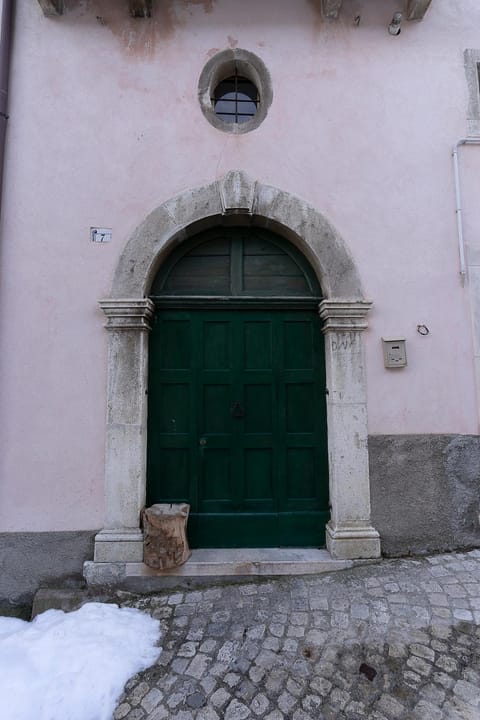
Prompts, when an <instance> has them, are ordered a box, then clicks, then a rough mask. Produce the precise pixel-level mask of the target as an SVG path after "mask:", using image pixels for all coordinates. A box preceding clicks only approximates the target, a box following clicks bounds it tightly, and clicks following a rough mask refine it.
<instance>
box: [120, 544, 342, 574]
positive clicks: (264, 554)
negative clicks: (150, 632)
mask: <svg viewBox="0 0 480 720" xmlns="http://www.w3.org/2000/svg"><path fill="white" fill-rule="evenodd" d="M353 564H354V563H353V562H352V561H351V560H334V559H333V558H332V557H331V555H330V553H329V552H328V551H327V550H318V549H315V548H242V549H237V548H234V549H214V548H212V549H200V550H192V554H191V556H190V558H189V559H188V560H187V562H186V563H184V564H183V565H180V566H179V567H176V568H173V569H171V570H154V569H152V568H149V567H148V566H147V565H145V564H144V563H133V562H130V563H126V565H125V577H126V578H133V577H137V578H141V577H145V578H155V577H158V578H161V577H178V578H181V577H184V578H187V577H191V578H194V577H226V576H228V577H232V576H235V577H243V576H250V577H251V576H255V577H261V576H275V575H314V574H317V573H324V572H332V571H335V570H345V569H346V568H350V567H352V566H353Z"/></svg>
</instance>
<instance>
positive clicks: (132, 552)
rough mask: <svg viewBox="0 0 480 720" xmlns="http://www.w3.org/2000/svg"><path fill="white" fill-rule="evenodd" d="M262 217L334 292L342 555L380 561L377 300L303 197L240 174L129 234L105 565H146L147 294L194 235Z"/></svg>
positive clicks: (330, 337)
mask: <svg viewBox="0 0 480 720" xmlns="http://www.w3.org/2000/svg"><path fill="white" fill-rule="evenodd" d="M228 224H230V225H246V226H248V225H253V226H258V227H262V228H267V229H269V230H272V231H274V232H276V233H278V234H279V235H282V236H283V237H285V238H286V239H287V240H289V241H290V242H292V243H293V244H294V245H295V246H296V247H297V248H298V249H299V250H300V251H301V252H302V253H303V254H304V255H305V257H306V258H307V259H308V261H309V262H310V264H311V266H312V267H313V269H314V271H315V272H316V274H317V277H318V279H319V282H320V286H321V288H322V291H323V293H324V297H325V299H324V300H323V301H322V302H321V303H320V306H319V313H320V317H321V318H322V319H323V321H324V325H323V332H324V333H325V355H326V379H327V388H328V395H327V422H328V454H329V470H330V480H329V482H330V503H331V518H330V521H329V523H328V525H327V547H328V549H329V551H330V553H331V555H332V556H333V557H334V558H338V559H355V558H375V557H379V555H380V538H379V535H378V533H377V531H376V530H375V529H374V528H373V527H372V525H371V523H370V482H369V469H368V445H367V401H366V400H367V399H366V380H365V356H364V348H363V339H362V334H363V331H364V330H365V329H366V328H367V320H366V316H367V313H368V311H369V310H370V307H371V303H370V302H366V301H365V300H364V298H363V292H362V287H361V283H360V279H359V276H358V273H357V270H356V268H355V264H354V262H353V259H352V256H351V255H350V253H349V251H348V249H347V247H346V245H345V243H344V242H343V240H342V239H341V237H340V236H339V235H338V233H337V232H336V231H335V230H334V228H333V227H332V226H331V225H330V224H329V222H328V221H327V220H326V219H325V218H324V217H323V216H322V215H321V214H320V213H319V212H318V211H317V210H315V209H314V208H313V207H311V206H310V205H308V204H307V203H305V202H304V201H303V200H300V199H299V198H297V197H295V196H293V195H290V194H289V193H287V192H282V191H281V190H278V189H277V188H274V187H270V186H267V185H263V184H261V183H260V182H255V181H253V180H251V179H250V178H249V177H248V176H247V175H245V174H244V173H243V172H241V171H232V172H230V173H228V174H227V175H226V176H225V177H224V178H222V179H221V180H219V181H216V182H213V183H211V184H210V185H206V186H204V187H200V188H197V189H195V190H189V191H186V192H184V193H182V194H180V195H178V196H177V197H175V198H173V199H172V200H169V201H168V202H166V203H164V204H163V205H161V206H160V207H159V208H157V209H156V210H154V211H153V212H152V213H151V214H150V215H149V216H148V217H147V218H146V220H145V221H144V222H143V223H142V224H141V225H140V226H139V227H138V228H137V230H136V231H135V233H134V234H133V236H132V237H131V239H130V240H129V241H128V243H127V245H126V247H125V249H124V251H123V253H122V255H121V257H120V259H119V262H118V265H117V268H116V272H115V278H114V282H113V288H112V294H111V297H109V298H108V299H105V300H101V301H100V307H101V308H102V310H103V312H104V313H105V315H106V316H107V324H106V328H107V330H108V331H109V347H108V386H107V428H106V450H105V527H104V529H103V530H102V531H101V532H99V533H98V534H97V536H96V539H95V555H94V561H95V563H121V564H123V563H125V562H141V561H142V558H143V535H142V532H141V530H140V511H141V509H142V507H143V506H144V503H145V496H146V447H147V381H148V378H147V360H148V331H149V330H150V324H149V323H150V320H151V318H152V316H153V312H154V305H153V303H152V301H151V300H149V299H148V297H146V296H147V295H148V293H149V289H150V286H151V283H152V281H153V278H154V277H155V274H156V273H157V270H158V268H159V267H160V265H161V263H162V262H163V260H164V259H165V258H166V257H167V255H168V254H169V253H170V252H171V250H172V249H173V248H174V247H176V246H177V245H178V244H179V243H180V242H182V241H183V240H185V239H186V238H188V237H190V236H192V235H194V234H196V233H198V232H199V231H201V230H205V229H207V228H210V227H215V226H218V225H228Z"/></svg>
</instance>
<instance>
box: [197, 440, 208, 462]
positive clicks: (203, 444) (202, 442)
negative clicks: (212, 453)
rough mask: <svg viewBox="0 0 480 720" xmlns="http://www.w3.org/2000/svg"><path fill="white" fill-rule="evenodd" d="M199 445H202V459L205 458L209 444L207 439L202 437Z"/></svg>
mask: <svg viewBox="0 0 480 720" xmlns="http://www.w3.org/2000/svg"><path fill="white" fill-rule="evenodd" d="M198 444H199V445H200V455H201V456H202V459H203V458H204V457H205V445H206V444H207V438H206V437H202V438H200V440H199V441H198Z"/></svg>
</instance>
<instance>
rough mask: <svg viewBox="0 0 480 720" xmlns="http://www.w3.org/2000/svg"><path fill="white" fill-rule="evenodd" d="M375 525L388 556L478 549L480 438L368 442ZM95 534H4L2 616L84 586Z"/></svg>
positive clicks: (0, 546) (376, 438)
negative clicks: (51, 593) (45, 594)
mask: <svg viewBox="0 0 480 720" xmlns="http://www.w3.org/2000/svg"><path fill="white" fill-rule="evenodd" d="M369 454H370V488H371V503H372V525H373V526H374V527H375V528H376V529H377V530H378V532H379V533H380V537H381V546H382V553H383V554H384V555H387V556H396V555H408V554H411V555H417V554H423V553H428V552H436V551H445V550H454V549H458V548H469V547H480V524H479V512H480V437H478V436H473V435H371V436H370V437H369ZM95 534H96V531H93V530H92V531H91V532H90V531H87V532H43V533H0V614H1V613H6V612H9V611H12V610H13V609H14V608H21V607H22V606H23V607H24V608H28V607H29V606H30V605H31V602H32V599H33V595H34V593H35V591H36V590H37V589H38V588H39V587H40V586H42V585H44V586H45V585H51V586H52V585H63V586H65V585H67V586H68V585H76V584H79V583H81V582H82V580H83V578H82V572H83V563H84V561H85V560H91V559H92V558H93V550H94V537H95Z"/></svg>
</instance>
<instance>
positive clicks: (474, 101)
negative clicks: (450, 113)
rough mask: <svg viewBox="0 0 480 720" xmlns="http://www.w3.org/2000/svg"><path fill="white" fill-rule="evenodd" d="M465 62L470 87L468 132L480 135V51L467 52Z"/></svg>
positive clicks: (470, 50) (471, 50)
mask: <svg viewBox="0 0 480 720" xmlns="http://www.w3.org/2000/svg"><path fill="white" fill-rule="evenodd" d="M464 60H465V74H466V76H467V86H468V111H467V132H468V134H469V135H480V77H479V73H480V49H479V50H475V49H469V50H465V53H464Z"/></svg>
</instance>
